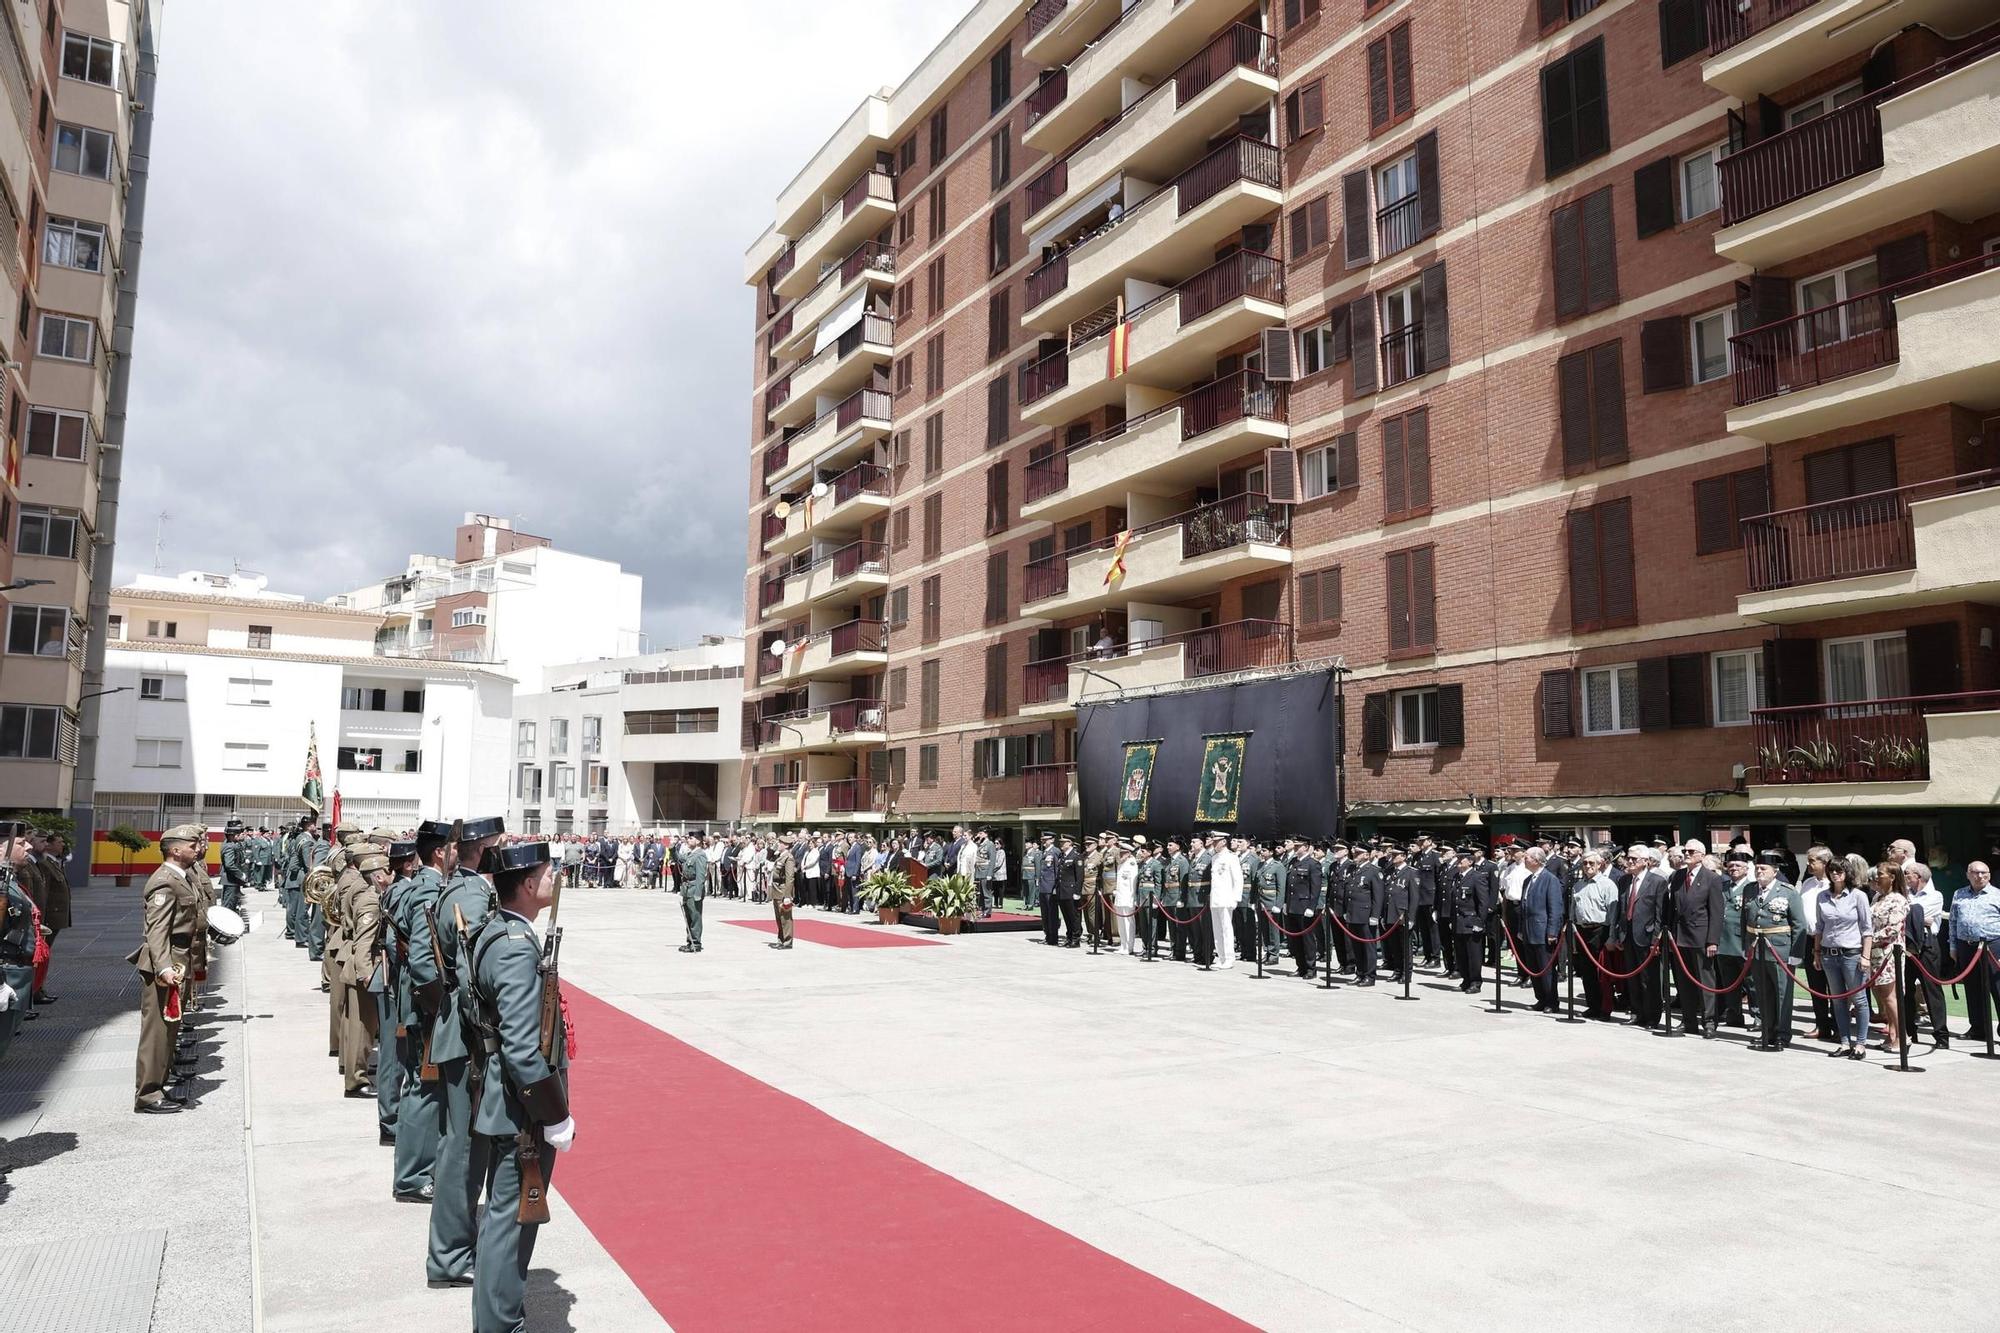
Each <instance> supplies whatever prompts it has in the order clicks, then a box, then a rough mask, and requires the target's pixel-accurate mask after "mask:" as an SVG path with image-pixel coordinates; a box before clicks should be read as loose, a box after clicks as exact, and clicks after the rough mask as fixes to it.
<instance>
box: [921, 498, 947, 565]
mask: <svg viewBox="0 0 2000 1333" xmlns="http://www.w3.org/2000/svg"><path fill="white" fill-rule="evenodd" d="M943 553H944V495H943V494H942V493H941V492H940V493H936V494H932V495H926V496H925V497H924V559H926V560H935V559H937V558H938V556H940V555H942V554H943Z"/></svg>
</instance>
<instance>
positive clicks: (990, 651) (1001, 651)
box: [984, 639, 1007, 772]
mask: <svg viewBox="0 0 2000 1333" xmlns="http://www.w3.org/2000/svg"><path fill="white" fill-rule="evenodd" d="M1006 713H1007V641H1006V640H1005V639H1002V640H1000V641H999V642H997V643H989V644H987V645H986V701H985V708H984V715H985V716H987V717H1004V716H1006ZM988 771H989V772H991V770H990V769H989V770H988Z"/></svg>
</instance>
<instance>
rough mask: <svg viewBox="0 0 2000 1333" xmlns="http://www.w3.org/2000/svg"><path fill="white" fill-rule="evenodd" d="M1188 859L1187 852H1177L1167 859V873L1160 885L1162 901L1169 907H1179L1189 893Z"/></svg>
mask: <svg viewBox="0 0 2000 1333" xmlns="http://www.w3.org/2000/svg"><path fill="white" fill-rule="evenodd" d="M1187 877H1188V859H1187V853H1186V852H1175V853H1174V854H1173V855H1172V856H1170V857H1168V858H1167V868H1166V873H1165V875H1164V877H1163V879H1162V881H1161V884H1160V901H1162V902H1164V903H1165V904H1166V905H1167V906H1169V907H1179V906H1181V905H1182V899H1183V897H1184V896H1185V894H1186V893H1187Z"/></svg>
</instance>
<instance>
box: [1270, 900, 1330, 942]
mask: <svg viewBox="0 0 2000 1333" xmlns="http://www.w3.org/2000/svg"><path fill="white" fill-rule="evenodd" d="M1257 910H1258V911H1260V912H1262V913H1263V914H1264V916H1265V918H1266V919H1267V920H1268V921H1270V923H1271V924H1272V925H1274V926H1276V927H1277V928H1278V933H1279V934H1280V935H1283V936H1284V937H1285V938H1286V939H1289V940H1297V939H1303V938H1305V937H1306V936H1307V935H1310V934H1312V932H1313V931H1314V929H1315V928H1317V927H1318V925H1319V916H1320V914H1319V912H1314V913H1313V919H1312V920H1310V921H1308V922H1306V928H1305V929H1304V930H1286V929H1285V923H1284V922H1282V921H1280V920H1278V918H1276V917H1274V916H1272V915H1271V909H1270V908H1268V907H1266V906H1264V904H1262V903H1258V904H1257ZM1321 910H1324V909H1321Z"/></svg>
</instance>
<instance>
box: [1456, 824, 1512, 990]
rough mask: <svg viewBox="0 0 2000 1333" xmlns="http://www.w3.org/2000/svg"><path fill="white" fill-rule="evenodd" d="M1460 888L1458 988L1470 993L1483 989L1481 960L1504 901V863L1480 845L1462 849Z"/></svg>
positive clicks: (1459, 852) (1457, 936)
mask: <svg viewBox="0 0 2000 1333" xmlns="http://www.w3.org/2000/svg"><path fill="white" fill-rule="evenodd" d="M1458 858H1459V860H1458V863H1459V867H1460V869H1459V872H1458V888H1457V891H1456V893H1455V895H1454V897H1453V899H1452V913H1451V933H1452V941H1453V944H1454V946H1455V947H1456V949H1457V952H1458V988H1459V989H1460V990H1462V991H1464V992H1466V993H1467V994H1468V995H1472V994H1477V993H1478V991H1479V989H1480V975H1479V966H1480V963H1481V962H1483V961H1484V960H1485V957H1486V941H1487V938H1488V936H1489V935H1491V933H1492V930H1493V913H1494V911H1495V910H1496V909H1497V908H1498V906H1499V903H1500V867H1499V864H1498V863H1497V862H1495V861H1494V860H1493V858H1492V857H1491V856H1489V855H1484V854H1482V849H1480V848H1478V847H1461V848H1459V850H1458Z"/></svg>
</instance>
